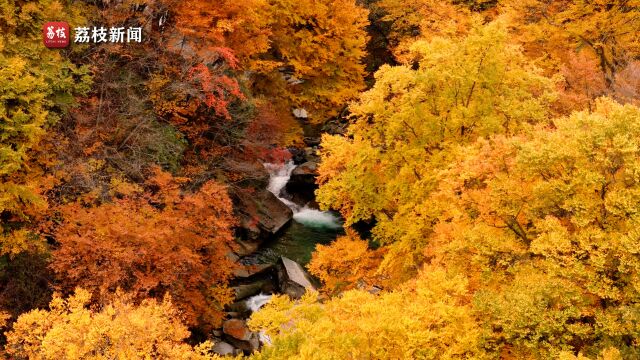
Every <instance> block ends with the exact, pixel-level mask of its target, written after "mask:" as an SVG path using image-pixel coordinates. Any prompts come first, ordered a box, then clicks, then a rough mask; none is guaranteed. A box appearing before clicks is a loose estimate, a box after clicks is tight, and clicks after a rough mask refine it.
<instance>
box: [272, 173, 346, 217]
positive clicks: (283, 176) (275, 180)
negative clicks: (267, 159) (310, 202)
mask: <svg viewBox="0 0 640 360" xmlns="http://www.w3.org/2000/svg"><path fill="white" fill-rule="evenodd" d="M264 167H265V168H266V169H267V171H268V172H269V186H268V187H267V190H269V191H270V192H271V193H272V194H274V195H275V196H276V197H277V198H278V199H280V201H282V202H283V203H284V204H285V205H287V206H288V207H289V208H290V209H291V210H292V211H293V219H294V220H295V221H297V222H299V223H301V224H303V225H305V226H308V227H315V228H325V229H340V228H342V224H341V223H340V219H339V218H338V217H337V216H335V215H334V214H332V213H331V212H329V211H320V210H318V209H313V208H310V207H308V206H306V205H305V206H300V205H298V204H296V203H294V202H293V201H291V200H289V199H286V198H284V197H283V196H282V195H283V190H284V187H285V186H286V185H287V182H289V179H290V178H291V173H292V172H293V170H294V169H295V168H296V165H295V164H294V163H293V161H288V162H286V163H284V164H270V163H267V164H264Z"/></svg>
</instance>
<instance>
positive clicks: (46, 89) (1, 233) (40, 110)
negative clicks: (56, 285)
mask: <svg viewBox="0 0 640 360" xmlns="http://www.w3.org/2000/svg"><path fill="white" fill-rule="evenodd" d="M0 9H1V11H0V29H2V31H1V32H0V134H1V135H0V179H1V180H0V213H1V214H2V220H1V221H2V222H1V225H0V226H1V228H0V255H4V254H11V255H15V254H17V253H19V252H22V251H26V250H36V249H39V248H41V244H38V243H37V236H36V235H35V234H34V233H33V232H32V231H30V229H27V228H24V227H22V226H23V225H25V223H28V222H29V220H30V219H31V220H32V219H33V218H34V216H36V215H37V214H39V213H41V212H42V211H44V209H45V208H46V203H45V201H44V200H43V199H42V197H41V195H42V193H43V191H44V189H46V188H47V187H48V186H50V184H49V183H48V181H47V179H46V178H43V177H42V176H41V174H39V173H38V172H37V171H33V172H30V171H32V169H30V167H31V166H33V167H35V166H38V165H39V164H37V163H34V162H33V159H30V156H31V152H30V151H31V150H32V149H33V148H34V147H36V146H37V145H38V143H39V141H40V139H41V138H42V136H43V134H44V133H45V131H46V129H48V128H49V127H50V126H51V125H52V124H54V123H55V122H56V121H57V120H58V119H59V118H60V116H61V115H63V114H64V113H65V111H66V110H68V109H69V107H70V106H71V105H72V104H73V96H74V95H78V94H81V93H83V92H86V91H87V90H88V85H89V77H88V72H87V68H86V67H82V66H76V65H74V64H73V63H71V62H70V61H69V59H68V58H67V57H66V56H65V55H64V54H61V53H60V52H54V51H49V50H48V49H46V48H45V47H44V46H42V23H43V21H45V19H50V18H57V19H60V20H66V21H70V22H76V21H80V20H82V17H81V16H80V11H81V10H80V8H79V7H78V6H75V5H74V6H72V5H69V6H64V5H63V4H61V3H59V2H57V1H49V0H40V1H32V2H29V3H24V2H21V1H13V0H3V1H0ZM30 162H31V164H29V163H30Z"/></svg>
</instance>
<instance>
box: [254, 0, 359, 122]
mask: <svg viewBox="0 0 640 360" xmlns="http://www.w3.org/2000/svg"><path fill="white" fill-rule="evenodd" d="M269 4H270V10H269V16H270V17H271V19H272V24H271V33H272V34H271V37H270V44H271V49H270V51H269V53H268V54H266V55H265V57H264V60H270V61H275V62H277V63H278V64H279V66H280V67H281V68H282V70H284V71H285V72H287V73H289V74H288V75H292V76H293V77H294V78H290V79H289V80H290V83H288V82H287V81H286V80H284V78H283V74H282V73H280V72H279V71H275V72H269V73H267V74H265V75H266V76H265V77H262V78H261V79H258V80H257V82H256V84H255V88H256V90H257V91H258V92H259V93H264V94H267V95H272V96H274V95H278V96H281V97H283V98H284V99H286V100H287V101H288V102H289V103H290V104H291V106H295V107H302V108H305V109H307V111H308V112H309V116H310V118H311V120H312V121H315V122H320V121H323V120H325V119H326V118H327V117H329V116H333V115H336V114H338V112H339V111H341V110H342V108H343V107H344V105H345V104H346V103H347V102H348V101H350V100H352V99H354V98H355V97H356V96H357V94H358V92H359V91H360V90H362V89H363V88H364V76H365V71H364V65H363V64H362V58H363V57H364V55H365V45H366V42H367V35H366V32H365V26H367V24H368V20H367V14H368V13H367V10H365V9H364V8H362V7H360V6H358V5H357V4H356V1H355V0H329V1H319V0H308V1H295V0H270V1H269Z"/></svg>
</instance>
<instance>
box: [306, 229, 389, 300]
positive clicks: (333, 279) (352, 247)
mask: <svg viewBox="0 0 640 360" xmlns="http://www.w3.org/2000/svg"><path fill="white" fill-rule="evenodd" d="M381 255H382V254H381V251H372V250H369V248H368V244H367V242H366V241H364V240H361V239H358V238H357V237H356V236H355V235H347V236H341V237H339V238H337V239H336V240H335V241H334V242H332V243H331V244H329V245H321V244H318V245H316V250H315V252H314V253H313V257H312V259H311V262H310V263H309V265H308V269H309V272H311V274H313V275H314V276H316V277H318V278H319V279H320V280H321V281H322V284H323V285H324V289H325V290H328V291H330V292H333V293H338V292H342V291H344V290H349V289H353V288H355V287H356V286H363V285H364V284H365V283H366V284H370V285H373V283H375V284H376V285H379V283H380V281H381V279H378V278H377V277H376V276H375V270H376V268H377V266H378V265H379V263H380V260H381Z"/></svg>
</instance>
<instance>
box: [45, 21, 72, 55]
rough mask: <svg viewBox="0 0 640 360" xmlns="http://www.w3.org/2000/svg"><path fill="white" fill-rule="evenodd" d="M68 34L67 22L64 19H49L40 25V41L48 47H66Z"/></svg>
mask: <svg viewBox="0 0 640 360" xmlns="http://www.w3.org/2000/svg"><path fill="white" fill-rule="evenodd" d="M69 36H70V34H69V24H68V23H66V22H64V21H51V22H48V23H46V24H44V26H42V41H43V42H44V46H46V47H48V48H54V49H55V48H66V47H67V46H69Z"/></svg>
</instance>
